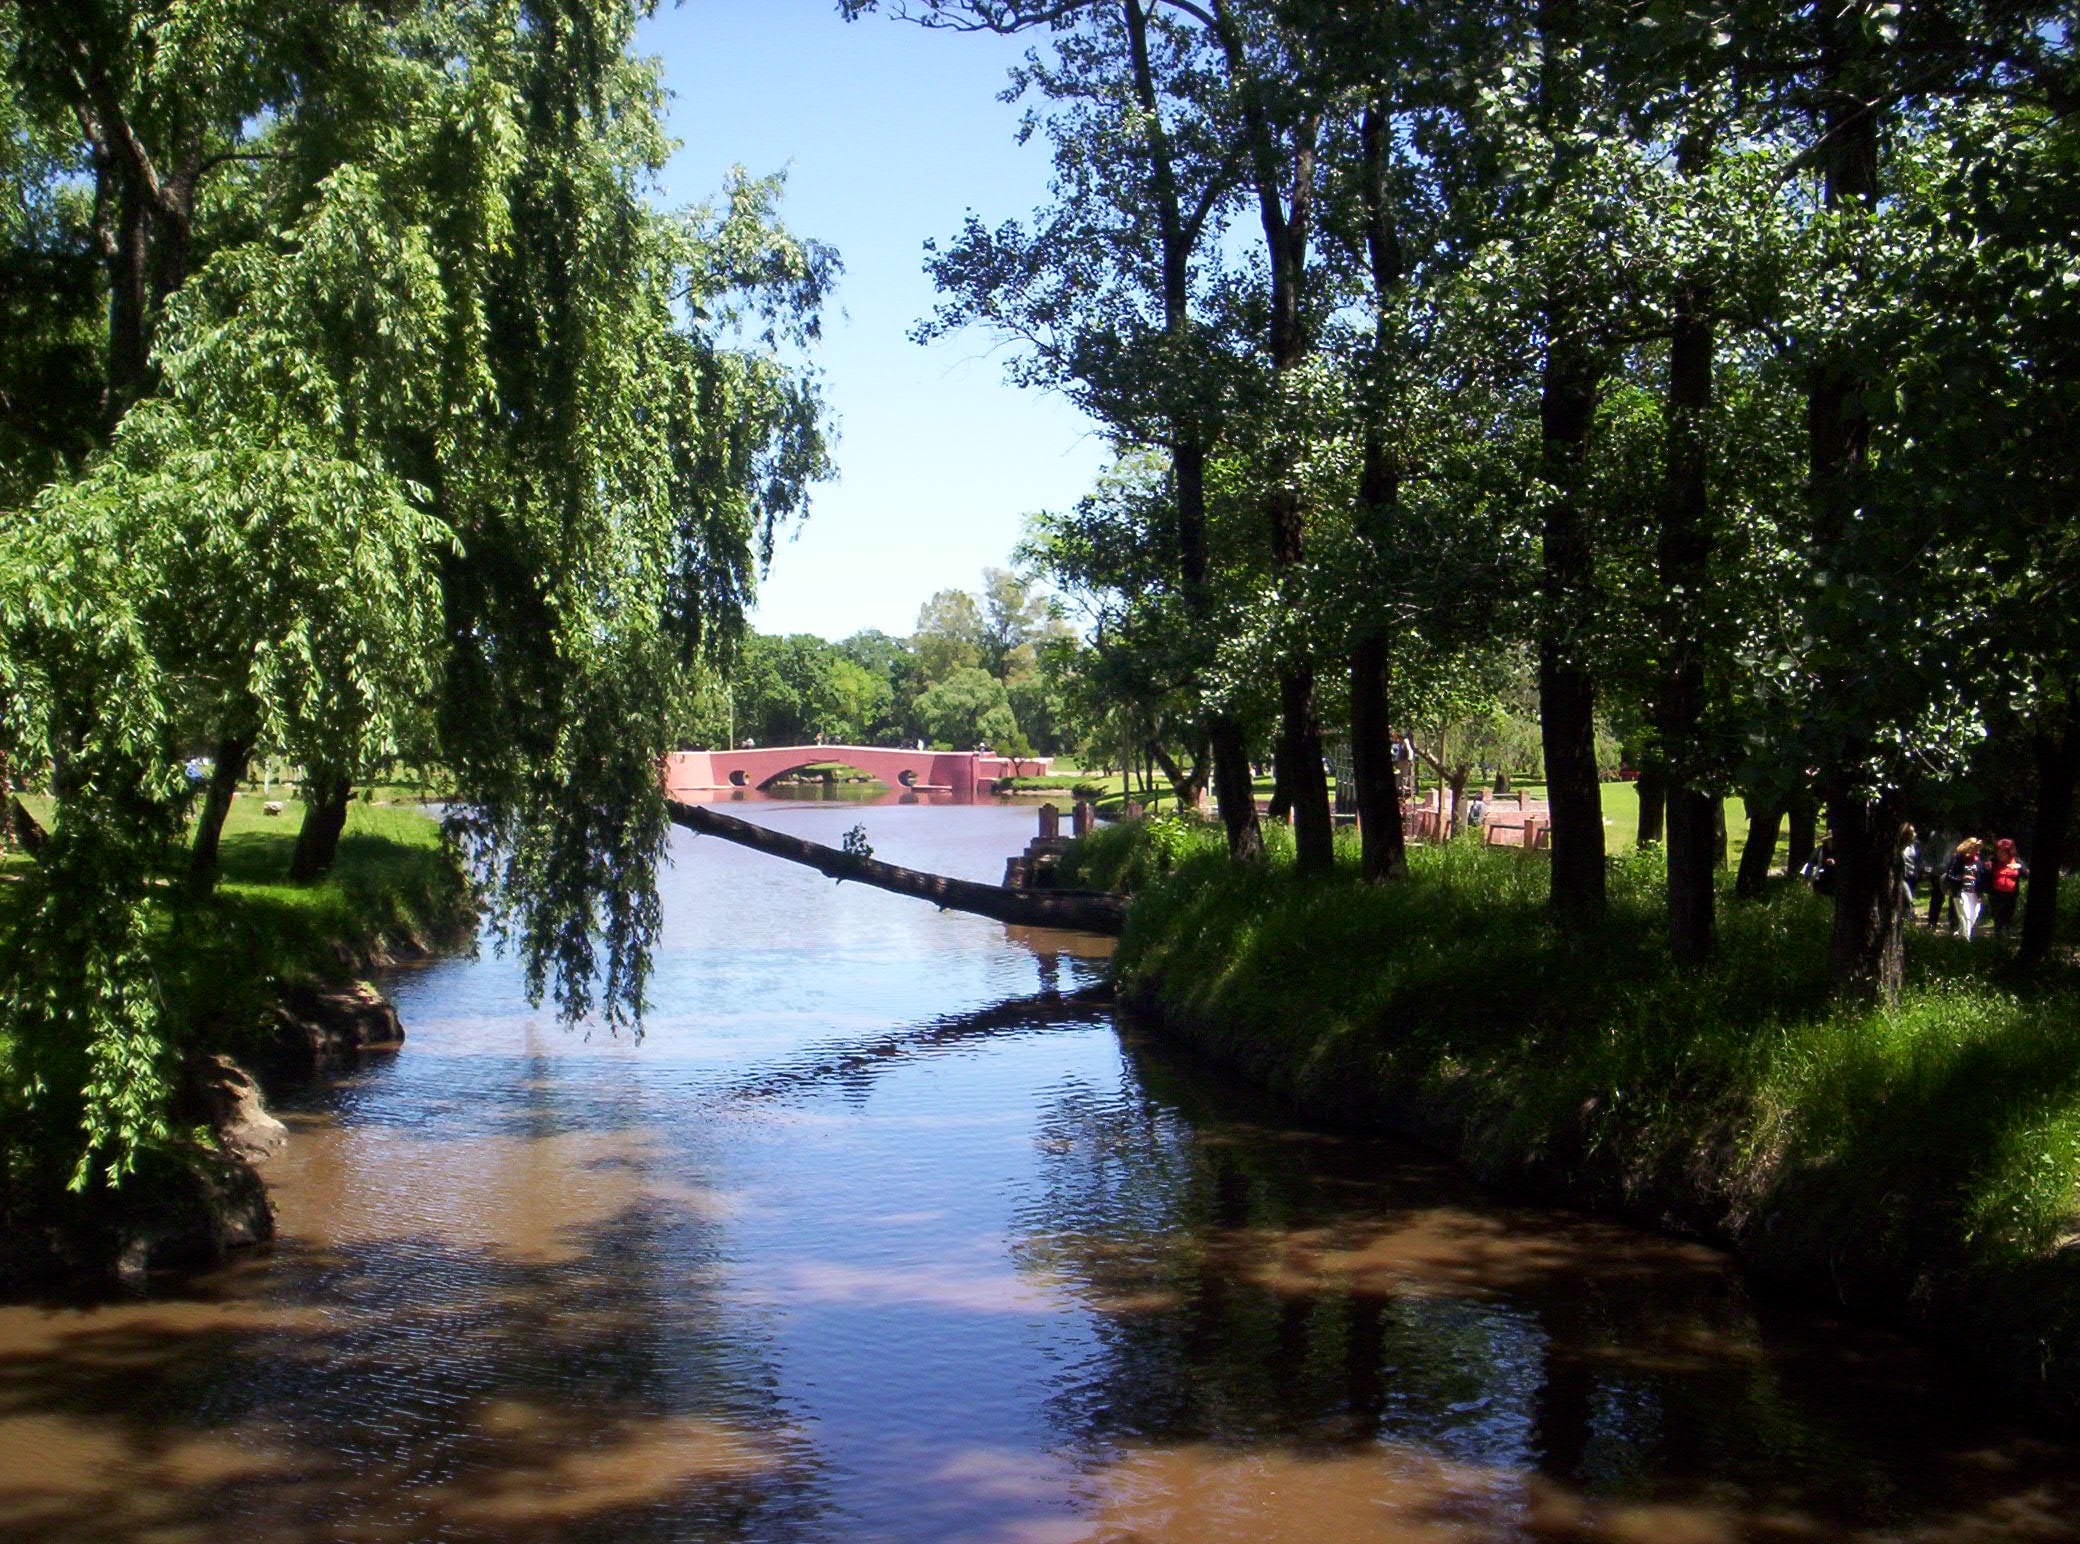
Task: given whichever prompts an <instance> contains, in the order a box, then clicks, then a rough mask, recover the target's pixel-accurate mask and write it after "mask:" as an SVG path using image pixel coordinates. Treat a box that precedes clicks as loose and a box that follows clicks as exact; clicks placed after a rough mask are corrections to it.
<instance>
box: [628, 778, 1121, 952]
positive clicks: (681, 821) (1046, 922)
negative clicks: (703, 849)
mask: <svg viewBox="0 0 2080 1544" xmlns="http://www.w3.org/2000/svg"><path fill="white" fill-rule="evenodd" d="M665 807H666V808H667V809H668V810H670V811H671V816H672V821H673V823H674V824H675V825H681V826H684V827H685V828H686V829H687V830H689V831H694V832H698V833H700V834H702V835H704V836H719V837H721V838H723V840H725V841H730V842H735V843H737V844H738V845H739V846H742V847H749V848H751V849H753V850H754V851H757V852H763V853H768V854H770V855H771V856H773V857H775V858H785V859H787V860H788V862H790V863H802V864H806V865H808V866H809V867H810V868H813V869H815V870H816V871H817V872H818V873H819V874H824V875H827V876H828V877H830V878H832V879H851V880H856V881H857V882H858V883H860V884H863V885H872V886H874V888H876V889H877V890H893V891H894V892H895V893H896V894H897V895H914V896H916V897H917V898H918V899H919V900H921V901H930V902H931V903H932V904H933V905H935V906H937V907H939V908H941V909H942V910H945V911H969V912H973V913H975V914H976V915H977V916H980V917H990V918H993V919H995V920H996V921H998V922H1017V923H1023V924H1024V925H1026V926H1028V927H1060V928H1073V929H1075V930H1076V931H1078V932H1082V933H1105V934H1109V935H1111V936H1113V937H1117V936H1118V935H1119V932H1120V929H1121V927H1122V926H1124V924H1125V922H1126V915H1127V898H1126V897H1125V896H1123V895H1114V894H1112V893H1111V892H1110V891H1105V890H1007V889H1005V888H1004V887H1003V886H1001V885H986V884H980V883H978V882H976V881H975V880H972V879H948V878H947V877H946V876H945V875H944V874H926V873H922V872H920V871H919V870H917V869H906V868H898V867H897V866H896V865H895V864H893V863H883V862H881V861H880V860H879V859H877V858H861V857H856V856H854V855H853V854H851V853H849V852H841V851H840V850H839V849H837V848H835V847H825V846H823V845H822V844H821V843H819V842H805V841H803V840H802V839H801V838H800V837H798V836H788V835H786V834H784V833H782V832H779V831H772V830H768V829H767V828H766V827H764V826H760V825H753V824H752V823H751V822H750V821H748V820H739V819H738V818H737V817H736V816H734V815H724V814H722V813H720V812H719V811H716V810H712V809H709V808H708V807H707V806H706V805H704V804H682V803H680V802H679V801H678V800H677V799H667V800H665Z"/></svg>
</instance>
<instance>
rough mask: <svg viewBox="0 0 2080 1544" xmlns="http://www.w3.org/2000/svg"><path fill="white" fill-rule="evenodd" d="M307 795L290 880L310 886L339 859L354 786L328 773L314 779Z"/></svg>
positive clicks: (343, 777)
mask: <svg viewBox="0 0 2080 1544" xmlns="http://www.w3.org/2000/svg"><path fill="white" fill-rule="evenodd" d="M304 793H305V796H306V797H305V800H304V806H303V826H302V828H301V829H300V830H298V831H297V833H296V850H295V852H293V853H291V854H290V856H289V879H290V881H291V882H292V883H295V884H308V883H309V882H310V881H311V880H313V879H316V878H317V877H318V876H319V875H320V874H323V873H325V872H326V871H328V870H329V869H330V868H331V867H332V865H333V862H334V860H335V859H337V858H338V857H339V836H340V832H341V831H343V830H345V829H346V825H347V806H348V804H349V803H351V802H352V800H353V797H354V784H353V780H352V779H351V778H349V777H348V776H347V775H346V774H345V773H344V772H326V773H321V774H319V775H318V776H316V777H314V778H312V779H311V780H310V782H309V784H308V785H307V786H306V787H305V789H304Z"/></svg>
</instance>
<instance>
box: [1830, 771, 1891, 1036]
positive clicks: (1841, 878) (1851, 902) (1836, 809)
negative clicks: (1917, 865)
mask: <svg viewBox="0 0 2080 1544" xmlns="http://www.w3.org/2000/svg"><path fill="white" fill-rule="evenodd" d="M1900 805H1901V798H1900V795H1898V794H1897V793H1886V794H1883V795H1881V796H1880V797H1878V798H1876V799H1863V798H1860V797H1854V796H1839V797H1836V798H1832V799H1830V800H1829V801H1828V805H1827V817H1828V828H1829V830H1830V831H1831V833H1832V834H1833V837H1834V856H1835V868H1834V874H1835V881H1834V882H1835V893H1834V934H1833V937H1832V939H1831V940H1830V942H1829V946H1828V955H1827V970H1828V982H1829V986H1830V988H1831V990H1832V991H1833V992H1834V994H1835V995H1836V996H1837V997H1842V998H1846V999H1848V1000H1850V1001H1852V1002H1871V1003H1888V1004H1889V1003H1895V1002H1897V1001H1899V989H1900V981H1901V979H1902V976H1903V975H1904V972H1905V964H1906V943H1905V932H1904V930H1903V927H1902V922H1903V920H1904V917H1905V911H1906V898H1905V895H1904V893H1903V891H1902V889H1901V886H1900V853H1901V851H1902V850H1903V848H1904V847H1905V845H1906V824H1905V822H1904V821H1903V820H1902V819H1901V818H1900Z"/></svg>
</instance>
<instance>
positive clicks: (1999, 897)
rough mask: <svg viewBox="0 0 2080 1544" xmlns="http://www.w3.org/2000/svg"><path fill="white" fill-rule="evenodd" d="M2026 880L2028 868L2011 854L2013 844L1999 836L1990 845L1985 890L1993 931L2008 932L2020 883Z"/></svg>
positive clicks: (2013, 847) (2006, 838)
mask: <svg viewBox="0 0 2080 1544" xmlns="http://www.w3.org/2000/svg"><path fill="white" fill-rule="evenodd" d="M2027 878H2029V865H2028V864H2026V863H2024V862H2023V861H2022V859H2021V858H2019V857H2017V856H2016V854H2015V843H2014V842H2013V841H2012V840H2011V839H2010V838H2008V837H2005V836H2004V837H2002V838H2001V839H2000V840H1999V841H1997V842H1995V843H1994V844H1993V863H1992V866H1991V870H1990V883H1989V885H1988V888H1987V904H1988V905H1989V906H1991V907H1992V908H1993V930H1994V931H1995V932H1996V933H2005V932H2007V931H2008V927H2009V924H2011V923H2012V922H2014V920H2015V898H2016V897H2017V896H2018V895H2020V894H2021V893H2022V882H2023V880H2025V879H2027Z"/></svg>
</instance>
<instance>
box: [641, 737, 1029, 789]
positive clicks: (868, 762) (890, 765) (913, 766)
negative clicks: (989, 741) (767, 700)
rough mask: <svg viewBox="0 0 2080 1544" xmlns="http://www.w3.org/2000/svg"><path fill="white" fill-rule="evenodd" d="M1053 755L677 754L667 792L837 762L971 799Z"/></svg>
mask: <svg viewBox="0 0 2080 1544" xmlns="http://www.w3.org/2000/svg"><path fill="white" fill-rule="evenodd" d="M1051 761H1052V758H1051V757H1047V756H1035V757H1031V758H1029V759H1027V760H1024V761H1019V762H1017V763H1014V762H1012V760H1011V759H1010V758H1009V757H1007V756H996V755H992V754H990V753H989V752H987V751H906V750H890V749H888V748H887V747H885V746H878V745H781V746H760V747H753V748H751V749H748V750H737V751H677V752H674V753H673V754H672V755H669V756H667V757H665V759H664V786H665V792H666V793H668V794H669V795H671V796H672V797H673V798H675V799H683V798H686V797H687V796H689V795H692V794H702V793H720V792H723V791H725V790H728V789H731V788H763V787H765V786H766V784H768V783H773V782H778V781H779V780H780V779H781V778H783V777H785V776H786V775H787V774H788V773H790V772H799V771H800V770H801V769H802V768H803V767H808V766H820V765H823V764H825V763H829V762H837V763H838V764H840V765H841V766H847V767H857V768H859V770H860V771H862V772H865V773H867V774H868V775H869V776H870V777H873V778H874V779H876V780H877V781H879V782H883V783H886V784H888V785H889V786H890V787H891V788H917V789H924V790H929V791H932V792H940V793H950V794H952V795H953V796H954V797H955V798H956V799H972V798H975V797H977V796H978V795H982V794H987V793H990V792H992V791H993V790H994V789H995V788H996V786H997V784H998V783H1000V782H1003V781H1004V780H1005V779H1007V778H1011V777H1038V776H1041V775H1044V774H1045V773H1046V771H1047V769H1048V766H1049V765H1050V763H1051Z"/></svg>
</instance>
